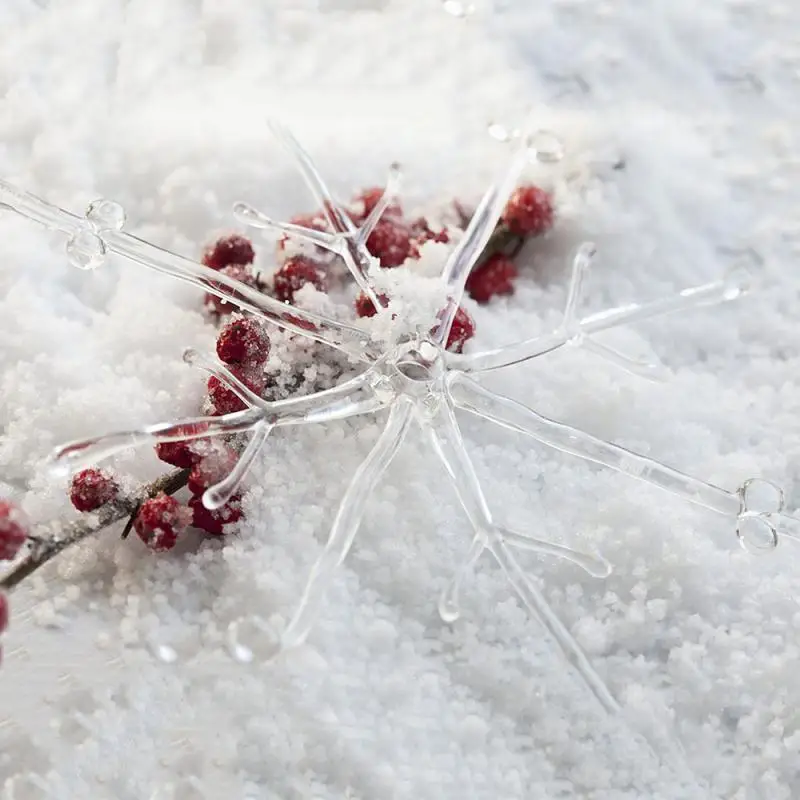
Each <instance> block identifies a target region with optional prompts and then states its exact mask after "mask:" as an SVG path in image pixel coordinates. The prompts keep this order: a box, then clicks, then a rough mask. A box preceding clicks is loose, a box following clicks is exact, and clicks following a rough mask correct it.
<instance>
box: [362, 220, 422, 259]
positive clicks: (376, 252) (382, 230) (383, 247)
mask: <svg viewBox="0 0 800 800" xmlns="http://www.w3.org/2000/svg"><path fill="white" fill-rule="evenodd" d="M367 250H369V252H370V253H371V254H372V255H373V256H375V258H377V259H378V260H379V261H380V262H381V266H382V267H386V268H391V267H399V266H400V265H401V264H403V262H404V261H405V260H406V259H407V258H409V257H410V256H411V255H412V243H411V234H410V231H409V229H408V227H407V226H406V225H404V224H403V223H402V222H399V221H397V220H393V219H382V220H381V221H380V222H379V223H378V224H377V225H376V226H375V230H374V231H372V233H371V234H370V235H369V238H368V239H367Z"/></svg>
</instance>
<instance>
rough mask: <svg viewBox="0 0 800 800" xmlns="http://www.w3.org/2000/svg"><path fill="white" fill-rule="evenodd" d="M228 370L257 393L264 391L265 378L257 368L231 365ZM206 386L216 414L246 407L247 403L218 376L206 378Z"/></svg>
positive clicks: (230, 412) (228, 412) (229, 412)
mask: <svg viewBox="0 0 800 800" xmlns="http://www.w3.org/2000/svg"><path fill="white" fill-rule="evenodd" d="M230 371H231V372H232V373H233V374H234V375H235V376H236V377H237V378H238V379H239V380H240V381H241V382H242V383H243V384H244V385H245V386H247V388H248V389H250V390H251V391H253V392H255V393H256V394H257V395H260V394H261V393H262V392H263V391H264V388H265V386H266V378H265V377H264V373H263V372H261V370H259V369H258V368H255V369H249V368H246V367H243V366H232V367H231V368H230ZM207 387H208V396H209V398H210V399H211V403H212V404H213V406H214V408H215V409H216V411H217V413H218V414H232V413H233V412H234V411H242V410H243V409H245V408H247V404H246V403H244V402H243V401H242V400H240V399H239V397H238V396H237V395H236V394H235V392H233V391H231V390H230V389H229V388H228V387H227V386H226V385H225V384H224V383H222V381H220V380H219V378H215V377H214V376H213V375H212V376H211V377H210V378H209V379H208V384H207Z"/></svg>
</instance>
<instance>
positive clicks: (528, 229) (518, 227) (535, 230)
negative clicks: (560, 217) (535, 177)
mask: <svg viewBox="0 0 800 800" xmlns="http://www.w3.org/2000/svg"><path fill="white" fill-rule="evenodd" d="M553 217H554V211H553V200H552V198H551V197H550V195H549V194H548V193H547V192H545V191H544V189H540V188H539V187H538V186H531V185H528V186H520V187H519V188H518V189H515V190H514V192H513V194H512V195H511V197H509V198H508V203H507V204H506V208H505V211H504V212H503V222H505V224H506V226H507V227H508V229H509V230H510V231H511V232H512V233H516V234H518V235H520V236H540V235H541V234H543V233H547V231H549V230H550V228H552V227H553Z"/></svg>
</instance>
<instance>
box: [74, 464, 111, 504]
mask: <svg viewBox="0 0 800 800" xmlns="http://www.w3.org/2000/svg"><path fill="white" fill-rule="evenodd" d="M117 494H119V486H118V485H117V482H116V481H115V480H114V479H113V478H112V477H111V476H110V475H109V474H108V473H107V472H103V471H102V470H99V469H84V470H81V472H79V473H78V474H77V475H75V477H74V478H73V479H72V485H71V486H70V490H69V499H70V500H71V501H72V505H73V506H75V508H77V509H78V511H95V510H97V509H98V508H100V507H101V506H104V505H105V504H106V503H110V502H111V501H112V500H113V499H114V498H115V497H116V496H117Z"/></svg>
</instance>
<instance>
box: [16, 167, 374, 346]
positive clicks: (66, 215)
mask: <svg viewBox="0 0 800 800" xmlns="http://www.w3.org/2000/svg"><path fill="white" fill-rule="evenodd" d="M0 206H2V207H5V208H9V209H11V210H13V211H15V212H17V213H18V214H21V215H22V216H24V217H27V218H29V219H31V220H33V221H35V222H38V223H40V224H42V225H44V226H45V227H47V228H51V229H55V230H58V231H61V232H62V233H66V234H67V235H68V236H69V237H70V239H69V243H68V247H69V248H70V252H71V253H73V254H74V253H75V252H76V251H80V254H79V255H80V263H83V264H84V266H86V267H87V268H88V267H96V266H99V265H100V264H101V263H102V261H103V260H104V258H105V255H106V253H107V252H112V253H116V254H118V255H121V256H123V257H124V258H127V259H129V260H131V261H135V262H136V263H138V264H141V265H142V266H144V267H147V268H148V269H152V270H154V271H156V272H160V273H162V274H164V275H169V276H170V277H173V278H176V279H178V280H181V281H184V282H187V283H191V284H192V285H194V286H197V287H199V288H201V289H203V290H204V291H206V292H209V293H210V294H213V295H215V296H216V297H220V298H222V299H224V300H229V301H230V302H232V303H234V304H235V305H237V306H238V307H239V308H241V309H243V310H244V311H249V312H250V313H252V314H254V315H255V316H258V317H260V318H262V319H264V320H266V321H268V322H272V323H273V324H275V325H278V326H279V327H281V328H285V329H287V330H290V331H292V332H294V333H297V334H300V335H301V336H305V337H306V338H310V339H314V340H316V341H319V342H323V343H325V344H328V345H330V346H331V347H335V348H336V349H338V350H342V351H344V352H346V353H348V355H351V356H353V357H355V358H358V359H360V360H362V361H370V360H374V353H373V352H372V347H371V345H370V342H369V337H368V335H367V334H366V333H364V332H363V331H361V330H359V329H358V328H356V327H354V326H352V325H347V324H345V323H343V322H339V321H337V320H332V319H328V318H326V317H324V316H322V315H320V314H316V313H314V312H311V311H306V310H304V309H300V308H295V307H294V306H288V305H286V304H284V303H281V302H280V301H279V300H276V299H275V298H274V297H270V296H268V295H265V294H262V293H261V292H260V291H258V290H257V289H254V288H252V287H250V286H247V285H246V284H244V283H242V282H241V281H237V280H235V279H234V278H230V277H228V276H227V275H225V274H224V273H222V272H217V271H215V270H213V269H209V268H208V267H206V266H204V265H202V264H199V263H197V262H195V261H192V260H191V259H189V258H186V257H184V256H180V255H178V254H177V253H172V252H170V251H169V250H165V249H163V248H161V247H157V246H156V245H153V244H150V243H149V242H145V241H143V240H142V239H139V238H137V237H136V236H132V235H130V234H127V233H123V232H121V230H120V229H119V227H121V225H122V224H123V222H124V212H123V211H122V209H121V208H119V206H117V205H116V204H115V203H110V202H108V201H97V202H96V203H93V204H92V206H90V208H89V212H88V213H87V216H86V218H81V217H77V216H76V215H74V214H72V213H70V212H68V211H64V210H63V209H61V208H58V207H57V206H54V205H52V204H51V203H47V202H46V201H44V200H42V199H41V198H39V197H36V196H35V195H33V194H30V193H29V192H23V191H21V190H19V189H17V188H15V187H14V186H11V185H10V184H8V183H6V182H4V181H2V180H0ZM112 207H113V208H114V209H115V212H116V214H117V217H116V223H115V224H116V225H117V226H118V227H116V228H115V227H109V225H111V223H110V222H109V221H107V220H106V219H105V218H104V217H103V216H101V215H100V214H99V213H98V212H97V211H96V210H95V209H108V208H112ZM105 213H106V214H108V213H109V212H108V211H106V212H105Z"/></svg>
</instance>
